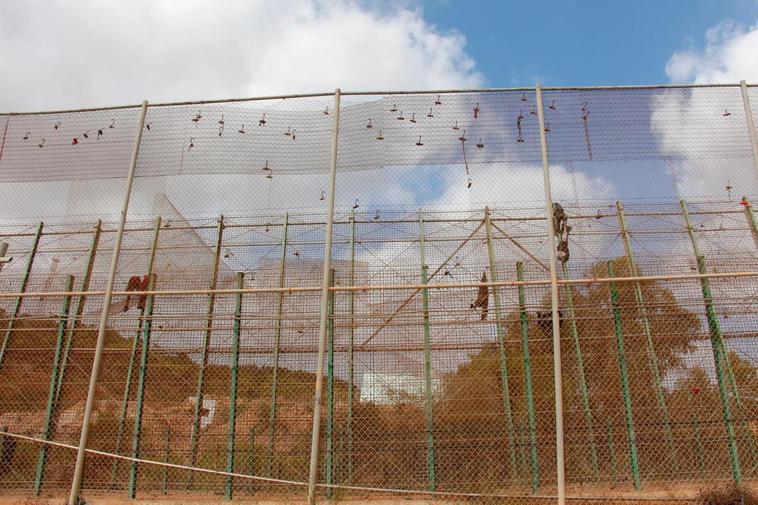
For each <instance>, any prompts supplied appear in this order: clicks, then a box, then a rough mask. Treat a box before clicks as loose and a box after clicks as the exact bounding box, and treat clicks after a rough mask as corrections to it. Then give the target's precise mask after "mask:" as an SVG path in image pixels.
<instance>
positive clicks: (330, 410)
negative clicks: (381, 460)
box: [324, 268, 334, 500]
mask: <svg viewBox="0 0 758 505" xmlns="http://www.w3.org/2000/svg"><path fill="white" fill-rule="evenodd" d="M329 287H334V269H333V268H332V269H331V271H330V273H329ZM326 335H327V336H326V339H327V344H326V345H327V351H326V447H324V452H325V453H326V457H325V462H324V465H325V467H326V475H325V481H326V485H327V488H326V497H327V499H330V500H331V499H332V488H331V487H330V486H331V485H332V484H333V483H334V439H333V437H334V291H330V292H329V320H328V321H327V324H326Z"/></svg>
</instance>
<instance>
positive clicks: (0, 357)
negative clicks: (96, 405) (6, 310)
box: [0, 223, 44, 369]
mask: <svg viewBox="0 0 758 505" xmlns="http://www.w3.org/2000/svg"><path fill="white" fill-rule="evenodd" d="M43 227H44V223H40V224H39V225H38V226H37V231H36V233H35V234H34V241H33V242H32V249H31V251H29V257H28V258H27V260H26V267H25V268H24V273H23V276H22V277H21V286H20V287H19V289H18V291H19V293H22V294H23V293H24V292H25V291H26V286H27V284H29V276H30V275H31V273H32V266H33V265H34V257H35V256H36V255H37V247H38V246H39V240H40V237H42V228H43ZM23 303H24V297H23V296H19V297H18V298H16V304H15V305H14V306H13V312H11V316H10V320H9V321H8V327H7V328H6V330H5V335H4V336H3V343H2V346H0V369H2V367H3V364H4V361H5V353H6V351H7V350H8V345H9V344H10V340H11V337H12V336H13V328H14V326H15V325H16V319H18V316H19V313H20V312H21V305H22V304H23Z"/></svg>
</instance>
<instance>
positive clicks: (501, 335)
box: [484, 207, 539, 486]
mask: <svg viewBox="0 0 758 505" xmlns="http://www.w3.org/2000/svg"><path fill="white" fill-rule="evenodd" d="M484 229H485V233H486V236H487V258H488V263H489V267H490V278H491V280H492V282H497V280H498V274H497V260H496V258H495V245H494V242H493V239H492V213H491V211H490V208H489V207H485V208H484ZM492 301H493V302H494V305H495V307H494V308H495V310H494V311H493V312H494V313H495V326H496V330H497V342H498V364H499V367H500V386H501V392H502V395H503V410H504V411H505V430H506V433H507V436H508V456H509V458H510V473H511V480H515V479H516V475H517V470H518V464H517V462H516V447H515V445H516V443H515V440H514V437H515V431H514V427H513V410H512V406H511V393H510V384H509V374H508V361H507V354H506V348H505V327H504V324H503V321H502V315H501V308H502V306H501V305H500V289H499V288H497V287H493V288H492ZM529 380H530V381H531V377H530V378H529ZM535 450H536V445H535ZM534 478H535V473H534V466H532V485H533V486H534V483H535V480H534ZM536 479H537V480H536V482H537V484H536V485H537V486H539V470H538V471H537V474H536Z"/></svg>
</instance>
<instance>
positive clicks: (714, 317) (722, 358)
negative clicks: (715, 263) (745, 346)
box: [680, 200, 742, 484]
mask: <svg viewBox="0 0 758 505" xmlns="http://www.w3.org/2000/svg"><path fill="white" fill-rule="evenodd" d="M680 205H681V207H682V213H683V215H684V222H685V224H686V226H687V233H688V234H689V236H690V241H691V242H692V250H693V251H694V253H695V261H696V262H697V271H698V273H699V274H701V275H707V273H708V271H707V269H706V267H705V257H704V256H702V255H701V254H700V247H699V246H698V243H697V240H696V239H695V233H694V231H693V229H692V221H691V220H690V213H689V211H688V210H687V203H686V202H685V201H684V200H681V202H680ZM700 288H701V291H702V292H703V301H704V303H705V314H706V318H707V320H708V331H709V334H710V337H711V350H712V352H713V361H714V364H715V366H716V380H717V383H718V387H719V397H720V399H721V414H722V417H723V419H724V429H725V430H726V438H727V445H728V446H729V461H730V464H731V468H732V477H733V478H734V481H735V482H736V483H738V484H739V483H740V482H742V469H741V467H740V455H739V451H738V449H737V440H736V435H735V431H734V424H733V421H732V408H731V405H730V401H729V384H727V383H726V380H729V381H730V383H731V386H732V388H733V393H734V398H735V400H739V392H738V390H737V383H736V381H735V380H734V375H733V374H732V373H731V366H730V364H729V356H728V355H727V353H726V348H725V347H724V341H723V338H724V334H723V332H722V330H721V323H720V322H719V317H718V314H717V313H716V308H715V307H714V306H713V295H712V294H711V287H710V282H709V280H708V277H701V278H700ZM725 368H726V370H725ZM725 374H726V376H727V378H726V379H725V378H724V375H725ZM738 406H739V403H738Z"/></svg>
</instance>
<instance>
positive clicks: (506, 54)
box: [423, 0, 758, 87]
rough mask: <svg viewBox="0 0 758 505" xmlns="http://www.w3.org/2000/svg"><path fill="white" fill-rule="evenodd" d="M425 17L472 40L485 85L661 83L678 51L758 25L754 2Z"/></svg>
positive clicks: (461, 5)
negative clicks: (710, 34) (735, 27)
mask: <svg viewBox="0 0 758 505" xmlns="http://www.w3.org/2000/svg"><path fill="white" fill-rule="evenodd" d="M423 9H424V18H425V19H427V20H428V21H429V22H431V23H434V24H435V25H437V26H438V27H439V28H440V29H442V30H448V29H455V30H458V31H460V32H461V33H462V34H463V35H465V37H466V40H467V45H466V49H467V52H468V53H469V55H470V56H471V57H473V58H474V59H475V60H476V63H477V66H478V68H479V69H480V71H481V72H482V73H483V75H484V77H485V80H486V84H487V85H488V86H493V87H502V86H522V85H523V86H531V85H533V84H534V82H535V81H536V80H539V81H541V82H542V83H543V84H544V85H555V86H558V85H567V86H572V85H606V84H607V85H617V84H660V83H666V82H669V77H668V76H667V75H666V72H665V65H666V62H667V60H668V59H669V58H670V57H671V56H672V54H673V53H675V52H677V51H681V50H686V49H691V48H692V49H696V50H697V49H700V50H702V47H703V45H704V34H705V32H706V30H708V29H709V28H712V27H713V26H715V25H717V24H718V23H720V22H722V21H724V20H727V19H731V20H734V21H736V22H738V23H742V24H744V25H748V26H749V25H754V24H755V23H756V21H758V2H756V1H752V0H725V1H717V0H688V1H684V0H681V1H672V0H669V1H661V0H658V1H656V0H636V1H634V2H621V1H615V0H614V1H607V2H601V1H564V2H559V1H545V0H532V1H481V0H478V1H470V2H460V1H459V2H455V1H446V0H427V1H425V2H424V4H423Z"/></svg>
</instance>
